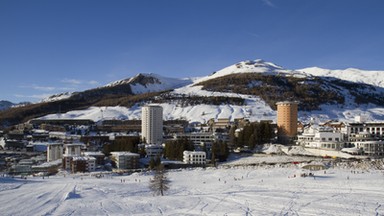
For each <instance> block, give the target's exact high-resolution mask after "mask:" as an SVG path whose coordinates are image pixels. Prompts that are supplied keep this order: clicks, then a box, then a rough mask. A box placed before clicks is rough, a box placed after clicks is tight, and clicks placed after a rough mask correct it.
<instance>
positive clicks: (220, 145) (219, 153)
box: [211, 140, 229, 163]
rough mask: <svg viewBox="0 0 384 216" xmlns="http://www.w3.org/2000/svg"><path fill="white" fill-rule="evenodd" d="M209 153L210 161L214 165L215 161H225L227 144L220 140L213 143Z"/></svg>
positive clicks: (227, 149) (227, 154)
mask: <svg viewBox="0 0 384 216" xmlns="http://www.w3.org/2000/svg"><path fill="white" fill-rule="evenodd" d="M211 151H212V153H211V154H212V155H211V160H212V162H213V163H215V162H216V160H219V161H220V162H223V161H226V160H227V158H228V156H229V148H228V144H227V143H226V142H224V141H222V140H220V141H216V142H214V143H213V144H212V149H211Z"/></svg>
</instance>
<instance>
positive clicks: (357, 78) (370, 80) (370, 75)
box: [298, 67, 384, 87]
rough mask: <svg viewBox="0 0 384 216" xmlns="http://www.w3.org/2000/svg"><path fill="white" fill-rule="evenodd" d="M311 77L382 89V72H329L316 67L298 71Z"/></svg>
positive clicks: (383, 83) (353, 70) (349, 69)
mask: <svg viewBox="0 0 384 216" xmlns="http://www.w3.org/2000/svg"><path fill="white" fill-rule="evenodd" d="M298 71H300V72H305V73H308V74H311V75H313V76H321V77H334V78H339V79H342V80H347V81H351V82H356V83H366V84H370V85H374V86H379V87H384V71H368V70H359V69H355V68H348V69H345V70H329V69H323V68H318V67H310V68H304V69H300V70H298Z"/></svg>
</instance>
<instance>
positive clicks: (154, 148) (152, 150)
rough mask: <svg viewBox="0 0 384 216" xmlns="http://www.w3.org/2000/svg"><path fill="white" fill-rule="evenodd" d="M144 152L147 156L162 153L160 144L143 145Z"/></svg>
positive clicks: (155, 155)
mask: <svg viewBox="0 0 384 216" xmlns="http://www.w3.org/2000/svg"><path fill="white" fill-rule="evenodd" d="M145 153H147V157H157V156H161V155H162V154H163V146H162V145H145Z"/></svg>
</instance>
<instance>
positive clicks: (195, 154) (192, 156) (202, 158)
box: [183, 151, 207, 164]
mask: <svg viewBox="0 0 384 216" xmlns="http://www.w3.org/2000/svg"><path fill="white" fill-rule="evenodd" d="M183 162H184V163H186V164H206V162H207V155H206V153H205V152H203V151H184V152H183Z"/></svg>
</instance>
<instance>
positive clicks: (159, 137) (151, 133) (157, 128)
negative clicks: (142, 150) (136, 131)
mask: <svg viewBox="0 0 384 216" xmlns="http://www.w3.org/2000/svg"><path fill="white" fill-rule="evenodd" d="M141 137H142V139H143V140H145V143H148V144H161V143H162V142H163V108H162V107H161V106H158V105H147V106H143V107H142V109H141Z"/></svg>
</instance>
